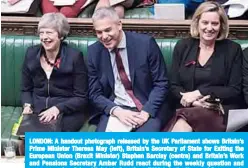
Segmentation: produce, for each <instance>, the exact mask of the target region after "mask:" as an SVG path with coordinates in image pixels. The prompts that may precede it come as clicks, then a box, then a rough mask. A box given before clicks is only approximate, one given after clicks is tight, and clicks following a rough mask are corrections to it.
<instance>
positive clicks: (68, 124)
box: [21, 42, 88, 131]
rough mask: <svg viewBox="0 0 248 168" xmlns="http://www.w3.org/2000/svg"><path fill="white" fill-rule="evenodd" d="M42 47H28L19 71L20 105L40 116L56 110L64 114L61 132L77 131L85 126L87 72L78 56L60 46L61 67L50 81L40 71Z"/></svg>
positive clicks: (74, 51)
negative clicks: (26, 104) (20, 73)
mask: <svg viewBox="0 0 248 168" xmlns="http://www.w3.org/2000/svg"><path fill="white" fill-rule="evenodd" d="M42 52H43V49H42V46H41V45H37V46H33V47H29V48H28V50H27V53H26V57H25V60H24V63H23V68H22V85H21V91H22V95H21V96H22V97H21V100H22V103H23V104H24V103H29V104H32V106H33V111H34V113H40V112H42V111H44V110H46V109H48V108H50V107H52V106H56V107H57V108H58V109H59V111H60V113H63V118H62V124H63V126H62V130H63V131H77V130H79V129H80V128H81V127H82V125H83V122H84V116H85V112H86V106H87V104H88V93H87V92H88V79H87V69H86V66H85V63H84V58H83V55H82V53H81V52H79V51H78V50H76V49H73V48H71V47H70V46H68V45H67V44H66V43H64V42H63V43H61V48H60V54H59V55H58V56H59V59H60V64H59V66H54V68H53V70H52V73H51V76H50V79H47V76H46V74H45V72H44V70H43V68H42V67H41V64H40V57H41V55H42V54H43V53H42Z"/></svg>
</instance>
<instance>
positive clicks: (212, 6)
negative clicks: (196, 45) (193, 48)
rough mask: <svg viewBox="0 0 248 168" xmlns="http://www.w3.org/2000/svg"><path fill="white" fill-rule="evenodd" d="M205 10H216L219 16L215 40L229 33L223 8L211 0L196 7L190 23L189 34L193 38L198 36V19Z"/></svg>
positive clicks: (221, 38)
mask: <svg viewBox="0 0 248 168" xmlns="http://www.w3.org/2000/svg"><path fill="white" fill-rule="evenodd" d="M205 12H217V13H218V14H219V16H220V32H219V35H218V37H217V39H216V40H223V39H225V38H227V36H228V33H229V24H228V17H227V15H226V12H225V11H224V9H223V8H222V7H221V6H220V5H219V4H218V3H217V2H213V1H208V2H204V3H202V4H201V5H200V6H199V7H198V8H197V9H196V11H195V13H194V15H193V17H192V22H191V25H190V34H191V36H192V37H193V38H199V30H198V26H199V20H200V18H201V15H202V14H203V13H205Z"/></svg>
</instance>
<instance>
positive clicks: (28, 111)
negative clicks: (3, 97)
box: [22, 106, 33, 114]
mask: <svg viewBox="0 0 248 168" xmlns="http://www.w3.org/2000/svg"><path fill="white" fill-rule="evenodd" d="M32 113H33V110H32V108H31V107H30V106H26V107H24V109H23V111H22V114H32Z"/></svg>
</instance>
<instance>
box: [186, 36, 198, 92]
mask: <svg viewBox="0 0 248 168" xmlns="http://www.w3.org/2000/svg"><path fill="white" fill-rule="evenodd" d="M198 55H199V40H194V41H192V43H191V44H190V46H189V47H188V48H187V50H186V51H185V52H184V61H183V63H184V65H182V66H185V67H186V70H187V72H185V73H186V75H187V78H188V80H187V81H190V83H189V88H190V89H191V90H193V89H194V85H195V84H194V82H195V80H194V79H195V77H194V75H195V67H196V63H197V61H198V60H197V58H198Z"/></svg>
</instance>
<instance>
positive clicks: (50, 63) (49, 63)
mask: <svg viewBox="0 0 248 168" xmlns="http://www.w3.org/2000/svg"><path fill="white" fill-rule="evenodd" d="M44 58H45V61H46V63H47V64H48V65H50V66H51V67H53V66H54V65H55V63H52V62H50V61H49V59H48V58H47V55H46V53H44ZM55 62H56V59H55Z"/></svg>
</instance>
